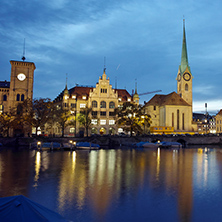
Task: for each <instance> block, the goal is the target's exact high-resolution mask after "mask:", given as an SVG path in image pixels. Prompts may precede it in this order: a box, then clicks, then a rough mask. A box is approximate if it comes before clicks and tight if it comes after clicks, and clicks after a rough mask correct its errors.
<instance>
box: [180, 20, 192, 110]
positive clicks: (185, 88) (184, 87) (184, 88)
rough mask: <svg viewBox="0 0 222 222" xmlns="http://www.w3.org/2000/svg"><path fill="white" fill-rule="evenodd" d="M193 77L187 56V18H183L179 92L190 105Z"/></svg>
mask: <svg viewBox="0 0 222 222" xmlns="http://www.w3.org/2000/svg"><path fill="white" fill-rule="evenodd" d="M192 79H193V76H192V74H191V71H190V66H189V64H188V56H187V44H186V34H185V20H183V44H182V55H181V64H180V66H179V69H178V73H177V79H176V80H177V93H178V94H179V96H180V97H182V98H183V99H184V100H185V101H186V102H187V103H188V104H189V105H191V106H192Z"/></svg>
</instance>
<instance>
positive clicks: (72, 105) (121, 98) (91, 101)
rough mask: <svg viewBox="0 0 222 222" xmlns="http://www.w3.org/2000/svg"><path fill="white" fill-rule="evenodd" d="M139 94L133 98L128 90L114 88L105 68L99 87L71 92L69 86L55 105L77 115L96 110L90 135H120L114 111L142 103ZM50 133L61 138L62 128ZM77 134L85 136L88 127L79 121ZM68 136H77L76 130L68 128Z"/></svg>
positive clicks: (50, 130)
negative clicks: (131, 103)
mask: <svg viewBox="0 0 222 222" xmlns="http://www.w3.org/2000/svg"><path fill="white" fill-rule="evenodd" d="M135 94H137V93H135ZM135 94H134V97H132V96H131V95H130V94H129V93H128V91H127V90H125V89H114V88H113V87H112V85H111V84H110V80H109V78H107V76H106V72H105V69H104V72H103V75H102V77H100V78H99V81H98V83H97V84H96V86H95V87H88V86H75V87H73V88H71V89H67V86H66V87H65V89H64V90H63V91H62V92H61V93H60V95H59V96H57V97H56V98H55V100H54V103H55V104H56V105H57V106H58V107H61V106H62V107H64V108H67V109H69V110H70V111H71V112H72V113H73V115H75V116H78V114H79V113H80V112H81V110H82V109H84V108H86V107H88V108H92V112H91V119H92V127H91V131H90V133H91V134H117V133H119V132H122V129H121V128H118V126H117V125H116V123H115V116H114V110H115V108H117V107H119V106H121V105H122V104H123V103H124V102H135V103H136V104H139V96H138V95H136V96H135ZM46 133H47V134H55V135H61V129H59V128H58V126H56V125H54V126H53V127H52V128H51V129H48V131H47V132H46ZM76 133H77V134H83V133H84V128H82V127H81V126H80V125H79V123H78V121H77V125H76ZM65 135H66V136H69V135H70V136H73V135H75V127H71V126H69V127H67V128H66V130H65Z"/></svg>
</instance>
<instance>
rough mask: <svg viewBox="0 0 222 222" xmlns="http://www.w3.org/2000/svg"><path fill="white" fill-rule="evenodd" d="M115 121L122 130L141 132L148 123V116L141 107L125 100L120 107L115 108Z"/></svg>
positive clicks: (131, 132)
mask: <svg viewBox="0 0 222 222" xmlns="http://www.w3.org/2000/svg"><path fill="white" fill-rule="evenodd" d="M115 112H116V118H117V121H116V123H117V124H118V125H119V126H121V127H122V128H123V129H124V131H126V132H130V136H132V134H133V132H135V133H137V134H138V133H142V132H143V128H142V127H145V126H149V124H150V116H149V115H147V114H144V112H143V107H142V106H140V105H139V106H138V105H136V104H134V103H130V102H126V103H124V104H123V106H122V107H119V108H116V110H115Z"/></svg>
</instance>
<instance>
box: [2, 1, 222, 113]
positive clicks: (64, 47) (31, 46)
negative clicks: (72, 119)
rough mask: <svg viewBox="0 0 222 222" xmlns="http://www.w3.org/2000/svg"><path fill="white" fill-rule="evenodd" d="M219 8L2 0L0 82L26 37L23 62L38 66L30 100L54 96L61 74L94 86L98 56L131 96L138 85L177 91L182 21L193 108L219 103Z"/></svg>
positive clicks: (142, 89) (145, 89) (61, 81)
mask: <svg viewBox="0 0 222 222" xmlns="http://www.w3.org/2000/svg"><path fill="white" fill-rule="evenodd" d="M221 6H222V3H221V2H220V1H219V0H216V1H213V2H211V4H209V3H208V1H195V2H194V1H193V0H188V1H182V2H181V1H180V2H178V1H176V0H170V1H164V0H155V1H145V0H124V1H117V0H106V1H104V0H75V1H71V0H50V1H38V0H22V1H17V0H11V1H8V0H1V2H0V38H1V42H0V50H1V52H2V53H1V57H2V59H1V61H0V65H1V73H2V75H1V76H2V80H4V79H7V80H9V76H10V64H9V60H11V59H18V60H20V58H21V56H22V53H23V41H24V38H25V39H26V58H27V60H29V61H33V62H35V64H36V67H37V69H36V72H35V84H34V85H35V86H34V96H35V97H50V98H52V99H53V98H55V97H56V96H57V95H58V94H59V92H60V91H61V90H63V88H64V86H65V76H66V73H68V86H69V87H72V86H74V85H75V84H76V83H78V84H86V85H95V84H96V82H97V81H98V79H99V76H101V75H102V70H103V67H104V56H105V57H106V66H107V76H108V77H109V78H110V81H111V83H112V84H113V86H115V84H116V81H117V85H118V87H119V88H126V89H127V90H128V91H129V92H131V91H132V89H134V87H135V79H137V85H138V91H139V92H141V93H142V92H149V91H154V90H159V89H161V90H162V92H163V93H169V92H172V91H176V80H175V79H176V75H177V70H178V67H179V64H180V58H181V49H182V19H183V15H185V18H186V34H187V44H188V45H187V47H188V57H189V63H190V66H191V71H192V73H193V75H194V79H193V98H194V109H195V105H196V104H202V103H203V104H204V101H221V100H222V99H221V96H220V94H221V93H220V88H221V87H220V80H221V73H220V66H218V64H220V61H221V57H222V44H221V30H222V29H221V26H222V24H221V17H222V14H221V10H220V9H221ZM118 66H119V68H118V69H117V67H118ZM126 79H127V81H126ZM49 83H50V84H49ZM152 96H153V95H152V94H151V95H147V96H143V97H141V101H145V100H146V101H147V100H149V99H150V98H151V97H152ZM211 104H212V106H214V105H215V104H216V103H215V102H212V103H211ZM217 104H219V103H218V102H217ZM196 107H199V105H196ZM208 107H209V109H210V106H208ZM212 109H215V107H214V108H213V107H212ZM218 109H220V107H218ZM215 110H216V109H215Z"/></svg>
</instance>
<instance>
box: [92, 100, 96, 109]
mask: <svg viewBox="0 0 222 222" xmlns="http://www.w3.org/2000/svg"><path fill="white" fill-rule="evenodd" d="M92 107H93V108H97V101H95V100H93V101H92Z"/></svg>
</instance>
